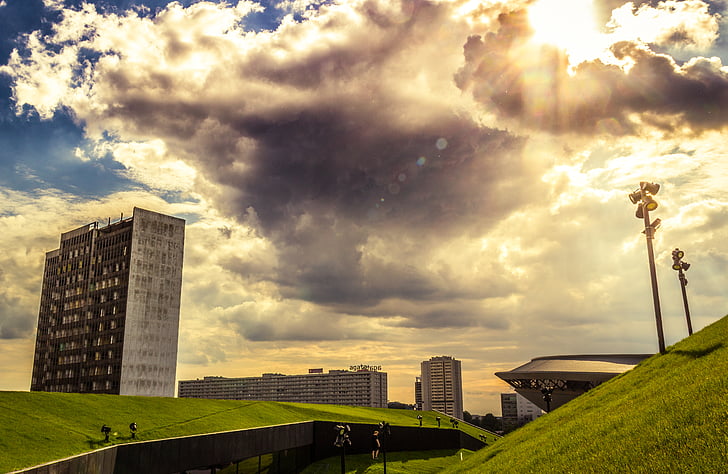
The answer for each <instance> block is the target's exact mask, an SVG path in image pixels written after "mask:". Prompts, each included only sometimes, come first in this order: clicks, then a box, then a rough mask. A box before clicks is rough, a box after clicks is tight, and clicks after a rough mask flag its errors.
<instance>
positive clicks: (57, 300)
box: [30, 208, 185, 397]
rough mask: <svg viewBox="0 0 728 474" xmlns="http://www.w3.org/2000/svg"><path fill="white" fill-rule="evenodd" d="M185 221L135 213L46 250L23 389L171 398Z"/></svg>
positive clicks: (79, 231)
mask: <svg viewBox="0 0 728 474" xmlns="http://www.w3.org/2000/svg"><path fill="white" fill-rule="evenodd" d="M184 232H185V221H184V220H183V219H179V218H176V217H171V216H166V215H163V214H158V213H156V212H152V211H147V210H144V209H139V208H134V214H133V215H132V217H128V218H126V219H124V218H123V216H122V218H121V219H120V220H119V221H117V222H114V223H111V221H109V223H108V225H106V226H100V225H99V224H98V223H92V224H88V225H84V226H82V227H79V228H78V229H74V230H71V231H69V232H65V233H63V234H61V242H60V246H59V248H58V249H56V250H52V251H50V252H48V253H47V254H46V260H45V271H44V274H43V287H42V290H41V299H40V311H39V315H38V332H37V336H36V343H35V358H34V362H33V376H32V381H31V386H30V389H31V390H33V391H46V392H76V393H111V394H121V395H146V396H165V397H172V396H174V389H175V376H176V369H177V338H178V333H179V309H180V293H181V289H182V258H183V253H184Z"/></svg>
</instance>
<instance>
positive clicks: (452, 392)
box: [421, 356, 463, 419]
mask: <svg viewBox="0 0 728 474" xmlns="http://www.w3.org/2000/svg"><path fill="white" fill-rule="evenodd" d="M421 370H422V372H421V379H422V409H423V410H425V411H427V410H437V411H440V412H442V413H445V414H447V415H450V416H453V417H455V418H459V419H462V418H463V380H462V375H461V369H460V361H459V360H457V359H454V358H452V357H449V356H440V357H432V358H431V359H430V360H426V361H423V362H422V364H421Z"/></svg>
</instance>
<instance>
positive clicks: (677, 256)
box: [672, 248, 693, 336]
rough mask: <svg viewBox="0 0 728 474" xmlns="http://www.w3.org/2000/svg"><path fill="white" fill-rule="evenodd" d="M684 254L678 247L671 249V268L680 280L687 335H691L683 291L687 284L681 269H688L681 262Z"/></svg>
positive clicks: (686, 297)
mask: <svg viewBox="0 0 728 474" xmlns="http://www.w3.org/2000/svg"><path fill="white" fill-rule="evenodd" d="M684 256H685V252H683V251H682V250H680V249H677V248H676V249H675V250H673V251H672V269H673V270H675V271H676V272H677V277H678V279H679V280H680V288H681V289H682V297H683V306H685V319H686V320H687V322H688V335H689V336H692V335H693V324H692V323H691V322H690V308H688V294H687V292H686V291H685V287H686V286H688V279H687V278H685V274H684V273H683V271H688V268H690V264H689V263H687V262H683V261H682V258H683V257H684Z"/></svg>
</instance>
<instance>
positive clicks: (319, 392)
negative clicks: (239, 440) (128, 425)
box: [178, 369, 387, 408]
mask: <svg viewBox="0 0 728 474" xmlns="http://www.w3.org/2000/svg"><path fill="white" fill-rule="evenodd" d="M178 396H179V397H180V398H214V399H227V400H266V401H275V402H298V403H323V404H329V405H349V406H357V407H375V408H387V373H386V372H379V371H374V370H357V371H349V370H330V371H329V372H328V373H327V374H324V373H323V370H320V369H319V370H316V371H309V373H308V374H305V375H283V374H263V376H262V377H240V378H227V377H204V378H203V379H197V380H180V381H179V392H178Z"/></svg>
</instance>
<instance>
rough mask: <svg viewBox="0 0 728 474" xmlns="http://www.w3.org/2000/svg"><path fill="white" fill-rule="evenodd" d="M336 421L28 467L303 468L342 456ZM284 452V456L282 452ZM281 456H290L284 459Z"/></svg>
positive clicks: (397, 434) (151, 470)
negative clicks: (261, 463) (245, 463)
mask: <svg viewBox="0 0 728 474" xmlns="http://www.w3.org/2000/svg"><path fill="white" fill-rule="evenodd" d="M337 424H338V423H334V422H327V421H308V422H303V423H294V424H288V425H278V426H267V427H263V428H253V429H248V430H238V431H227V432H223V433H212V434H205V435H198V436H185V437H181V438H171V439H163V440H157V441H140V442H138V443H129V444H122V445H117V446H111V447H108V448H104V449H101V450H98V451H94V452H91V453H88V454H84V455H79V456H74V457H72V458H67V459H63V460H60V461H56V462H53V463H49V464H46V465H43V466H37V467H34V468H30V469H26V470H23V471H18V472H23V473H32V474H137V473H148V474H156V473H174V472H182V471H187V470H193V469H207V468H210V467H212V466H216V467H221V466H225V465H228V464H230V463H235V462H238V461H242V460H244V459H247V458H252V457H255V456H258V455H262V454H268V453H278V454H279V456H278V459H277V462H276V466H277V467H276V468H274V469H273V472H291V473H293V472H299V471H300V470H301V469H302V468H303V467H304V466H306V465H308V464H309V463H310V462H313V461H317V460H319V459H325V458H328V457H332V456H339V455H341V448H337V447H336V446H334V440H335V439H336V430H335V429H334V427H335V426H336V425H337ZM348 425H349V427H350V428H351V435H350V437H351V440H352V446H351V447H349V448H347V450H346V452H347V453H348V454H363V453H369V452H371V435H372V432H373V431H374V430H375V429H377V425H374V424H366V423H358V424H357V423H348ZM391 433H392V434H391V436H390V437H389V438H388V439H384V443H385V447H386V449H387V451H388V452H394V451H427V450H433V449H459V448H467V449H470V450H476V449H480V448H482V447H483V446H484V444H483V443H482V442H481V441H479V440H476V439H475V438H472V437H471V436H468V435H466V434H465V433H463V432H461V431H459V430H454V429H446V428H420V427H415V426H413V427H409V426H393V427H391ZM284 455H285V456H284ZM283 457H285V458H287V459H285V460H284V459H283Z"/></svg>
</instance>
